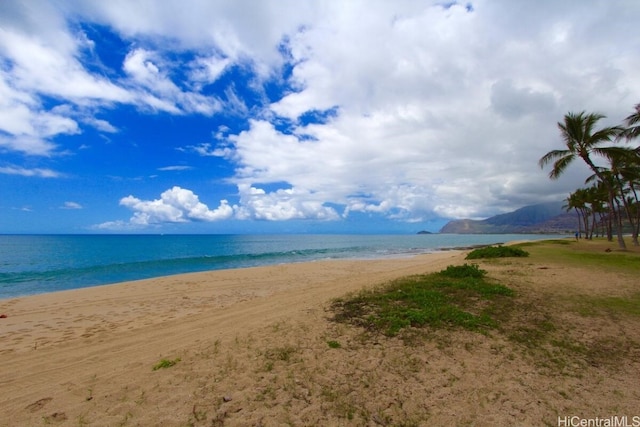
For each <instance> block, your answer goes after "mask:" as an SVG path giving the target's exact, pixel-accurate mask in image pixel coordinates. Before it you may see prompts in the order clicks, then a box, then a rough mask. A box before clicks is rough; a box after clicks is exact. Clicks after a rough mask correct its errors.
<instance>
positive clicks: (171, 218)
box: [120, 186, 233, 225]
mask: <svg viewBox="0 0 640 427" xmlns="http://www.w3.org/2000/svg"><path fill="white" fill-rule="evenodd" d="M120 205H122V206H125V207H127V208H129V209H131V210H132V211H134V214H133V217H131V219H130V222H131V223H132V224H135V225H149V224H157V223H163V222H189V221H219V220H223V219H229V218H231V216H232V215H233V208H232V207H231V206H229V203H228V202H227V201H226V200H222V201H221V202H220V205H219V206H218V207H217V208H216V209H213V210H211V209H209V207H208V206H207V205H205V204H204V203H202V202H201V201H200V200H199V198H198V196H197V195H196V194H194V193H193V191H191V190H187V189H184V188H180V187H177V186H175V187H173V188H171V189H169V190H167V191H165V192H163V193H162V194H161V195H160V198H159V199H156V200H140V199H138V198H137V197H134V196H127V197H124V198H122V199H121V200H120Z"/></svg>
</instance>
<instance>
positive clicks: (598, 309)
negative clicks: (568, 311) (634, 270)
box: [575, 293, 640, 317]
mask: <svg viewBox="0 0 640 427" xmlns="http://www.w3.org/2000/svg"><path fill="white" fill-rule="evenodd" d="M575 304H576V305H577V311H578V313H580V314H582V315H583V316H597V315H600V314H601V313H602V312H605V313H609V314H611V315H614V316H619V315H627V316H633V317H640V293H636V294H633V295H630V296H628V297H618V296H581V297H580V298H579V299H578V300H577V301H575Z"/></svg>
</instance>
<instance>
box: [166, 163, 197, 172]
mask: <svg viewBox="0 0 640 427" xmlns="http://www.w3.org/2000/svg"><path fill="white" fill-rule="evenodd" d="M190 169H193V167H191V166H184V165H175V166H164V167H161V168H158V170H159V171H164V172H167V171H187V170H190Z"/></svg>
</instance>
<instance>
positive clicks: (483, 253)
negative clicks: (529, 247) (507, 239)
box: [465, 246, 529, 259]
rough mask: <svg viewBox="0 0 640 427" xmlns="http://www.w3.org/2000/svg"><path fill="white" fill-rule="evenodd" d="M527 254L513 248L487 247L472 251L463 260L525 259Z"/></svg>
mask: <svg viewBox="0 0 640 427" xmlns="http://www.w3.org/2000/svg"><path fill="white" fill-rule="evenodd" d="M527 256H529V252H527V251H525V250H522V249H520V248H516V247H514V246H487V247H485V248H479V249H474V250H473V251H471V252H469V254H468V255H467V257H466V258H465V259H480V258H507V257H527Z"/></svg>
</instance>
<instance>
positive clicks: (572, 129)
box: [538, 111, 626, 249]
mask: <svg viewBox="0 0 640 427" xmlns="http://www.w3.org/2000/svg"><path fill="white" fill-rule="evenodd" d="M604 117H605V116H603V115H602V114H596V113H589V114H587V113H586V112H585V111H583V112H580V113H568V114H566V115H565V116H564V122H563V123H558V128H559V129H560V134H561V135H562V139H563V141H564V143H565V145H566V147H567V148H566V149H565V150H552V151H549V152H548V153H547V154H545V155H544V156H542V158H541V159H540V160H539V161H538V164H539V165H540V167H541V168H544V167H545V166H546V165H547V164H549V163H551V162H553V168H552V169H551V172H550V173H549V178H551V179H558V178H559V177H560V176H561V175H562V174H563V173H564V172H565V171H566V170H567V167H568V166H569V165H570V164H571V163H573V161H574V160H576V159H577V158H580V159H582V160H583V161H584V162H585V163H586V164H587V166H589V168H590V169H591V170H592V171H593V173H594V174H595V175H596V176H597V177H598V178H599V180H600V181H601V182H603V183H604V184H605V186H606V188H607V192H608V199H609V200H608V202H609V209H610V212H611V214H612V215H613V216H612V218H614V219H617V220H616V221H615V223H616V226H617V234H618V246H619V247H620V248H621V249H626V245H625V243H624V238H623V236H622V221H621V220H620V215H618V214H617V213H616V209H615V202H614V200H615V198H616V192H615V190H616V189H615V187H614V186H613V185H611V183H610V182H609V181H608V180H606V179H605V176H604V174H603V170H604V169H603V168H602V167H599V166H596V165H595V163H594V161H593V159H592V157H591V156H592V155H597V156H602V157H605V158H607V159H608V158H610V153H611V147H603V146H602V144H603V143H607V142H611V141H613V140H615V139H616V137H617V136H618V135H620V133H621V132H623V128H621V127H619V126H613V127H605V128H602V129H598V130H596V129H595V126H596V123H597V122H598V121H599V120H600V119H603V118H604Z"/></svg>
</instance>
